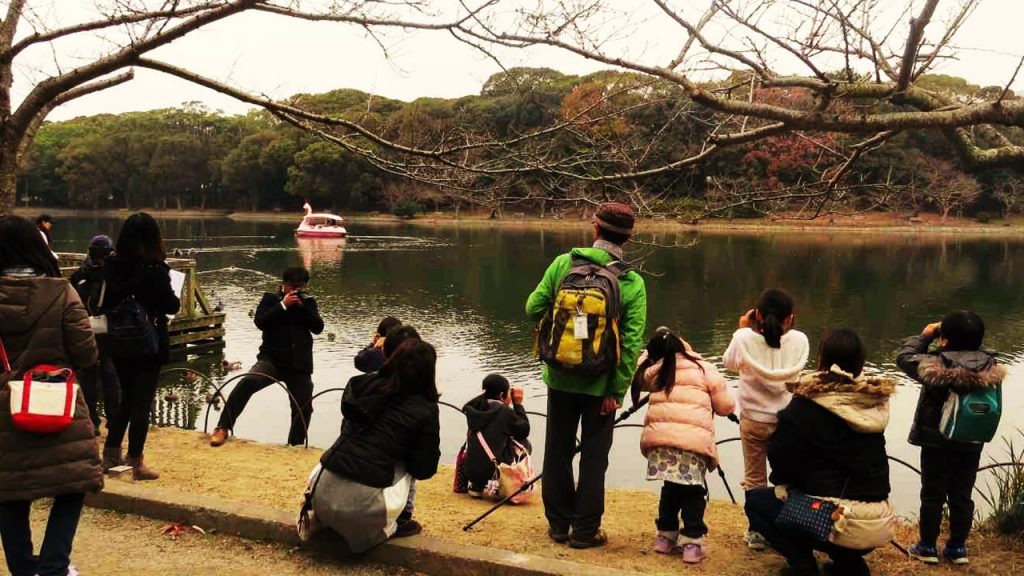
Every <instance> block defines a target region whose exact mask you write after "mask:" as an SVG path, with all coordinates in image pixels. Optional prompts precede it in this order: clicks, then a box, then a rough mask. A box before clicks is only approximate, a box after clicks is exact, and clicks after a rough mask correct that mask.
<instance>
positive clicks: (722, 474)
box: [718, 414, 740, 504]
mask: <svg viewBox="0 0 1024 576" xmlns="http://www.w3.org/2000/svg"><path fill="white" fill-rule="evenodd" d="M726 418H728V419H729V420H731V421H733V422H735V423H737V424H739V423H740V419H739V418H737V417H736V415H735V414H729V415H728V416H726ZM718 477H719V478H721V479H722V484H723V485H724V486H725V491H726V492H727V493H728V494H729V500H732V503H733V504H735V503H736V497H735V496H733V495H732V488H730V487H729V481H728V480H726V479H725V470H723V469H722V464H721V463H719V464H718Z"/></svg>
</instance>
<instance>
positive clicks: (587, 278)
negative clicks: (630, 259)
mask: <svg viewBox="0 0 1024 576" xmlns="http://www.w3.org/2000/svg"><path fill="white" fill-rule="evenodd" d="M629 270H630V268H629V265H628V264H626V263H625V262H620V261H617V260H616V261H613V262H611V263H609V264H608V265H606V266H602V265H600V264H595V263H594V262H591V261H590V260H587V259H586V258H581V257H578V256H574V257H573V259H572V268H571V269H570V270H569V273H568V274H567V275H566V276H565V278H564V279H562V282H561V284H559V286H558V290H557V291H556V292H555V298H554V305H553V306H552V307H551V309H550V310H548V311H547V312H546V313H545V314H544V317H543V318H541V321H540V323H539V324H538V325H537V333H536V340H535V345H534V349H535V353H536V356H537V358H539V359H540V360H541V361H543V362H544V363H545V364H547V365H548V366H551V367H552V368H556V369H558V370H561V371H564V372H569V373H572V374H578V375H581V376H600V375H602V374H605V373H606V372H610V371H613V370H614V369H615V366H616V365H618V363H619V357H620V347H621V341H620V338H619V316H620V314H621V310H622V296H621V292H620V289H619V277H621V276H622V275H623V274H625V273H626V272H628V271H629Z"/></svg>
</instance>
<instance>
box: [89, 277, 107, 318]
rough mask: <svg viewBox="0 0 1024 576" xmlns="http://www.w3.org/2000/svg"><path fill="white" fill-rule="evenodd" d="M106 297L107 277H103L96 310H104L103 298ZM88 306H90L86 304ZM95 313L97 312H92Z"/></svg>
mask: <svg viewBox="0 0 1024 576" xmlns="http://www.w3.org/2000/svg"><path fill="white" fill-rule="evenodd" d="M105 299H106V279H105V278H104V279H103V283H102V284H100V285H99V301H98V302H96V312H99V311H101V310H103V300H105ZM86 307H88V306H86ZM92 314H93V315H95V313H92Z"/></svg>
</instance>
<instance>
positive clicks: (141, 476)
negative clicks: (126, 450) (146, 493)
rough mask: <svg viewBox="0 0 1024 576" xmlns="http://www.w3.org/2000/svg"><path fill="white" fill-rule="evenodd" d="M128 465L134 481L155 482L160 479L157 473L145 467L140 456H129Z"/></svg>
mask: <svg viewBox="0 0 1024 576" xmlns="http://www.w3.org/2000/svg"><path fill="white" fill-rule="evenodd" d="M128 465H129V466H131V467H132V478H134V479H136V480H156V479H157V478H159V477H160V473H159V472H157V471H156V470H154V469H152V468H149V467H147V466H146V463H145V462H144V461H143V458H142V456H139V457H138V458H135V457H133V456H129V457H128Z"/></svg>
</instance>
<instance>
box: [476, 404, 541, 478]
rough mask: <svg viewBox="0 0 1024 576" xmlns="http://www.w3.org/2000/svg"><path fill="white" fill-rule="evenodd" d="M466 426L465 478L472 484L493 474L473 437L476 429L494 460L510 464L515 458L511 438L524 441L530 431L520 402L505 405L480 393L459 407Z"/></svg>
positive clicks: (528, 422)
mask: <svg viewBox="0 0 1024 576" xmlns="http://www.w3.org/2000/svg"><path fill="white" fill-rule="evenodd" d="M462 412H463V413H465V415H466V424H467V428H468V430H469V432H468V437H467V438H466V462H465V464H464V466H465V471H466V479H467V480H469V481H470V482H471V483H472V484H473V485H474V486H483V485H484V484H486V483H487V481H488V480H490V479H491V477H492V476H493V475H494V463H493V462H491V459H490V457H488V456H487V453H486V452H484V449H483V447H482V446H481V445H480V440H479V439H477V436H476V433H477V432H480V433H481V435H482V436H483V437H484V440H486V441H487V445H488V446H489V447H490V449H491V451H492V452H493V453H494V456H495V457H496V458H497V459H498V461H500V462H503V463H505V464H510V463H511V462H512V461H513V459H514V458H515V452H514V448H513V446H512V442H510V441H509V440H510V439H512V438H515V439H516V440H517V441H518V442H519V443H520V444H523V443H526V438H527V436H529V435H530V419H529V418H528V417H527V415H526V410H525V409H524V408H523V406H522V405H521V404H513V405H512V406H511V407H508V406H505V404H504V403H502V402H501V401H499V400H488V399H487V397H486V396H484V395H482V394H481V395H480V396H477V397H476V398H473V399H472V400H470V401H469V402H467V403H466V405H465V406H463V407H462Z"/></svg>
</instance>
